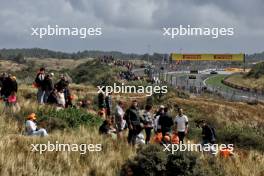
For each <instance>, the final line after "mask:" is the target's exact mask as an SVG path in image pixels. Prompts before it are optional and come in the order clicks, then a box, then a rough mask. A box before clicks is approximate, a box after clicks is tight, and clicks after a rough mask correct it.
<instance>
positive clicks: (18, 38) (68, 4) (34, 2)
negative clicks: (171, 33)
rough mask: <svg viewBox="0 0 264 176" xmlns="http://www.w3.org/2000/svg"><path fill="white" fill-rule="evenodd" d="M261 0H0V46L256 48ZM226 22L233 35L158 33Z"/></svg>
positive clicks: (263, 28) (263, 35)
mask: <svg viewBox="0 0 264 176" xmlns="http://www.w3.org/2000/svg"><path fill="white" fill-rule="evenodd" d="M263 17H264V1H263V0H251V1H248V0H214V1H211V0H185V1H181V0H163V1H160V0H133V1H131V0H57V1H54V0H45V1H40V0H0V40H1V42H0V48H33V47H38V48H45V49H51V50H57V51H65V52H77V51H83V50H102V51H120V52H125V53H138V54H143V53H153V52H158V53H170V52H184V53H247V54H252V53H259V52H263V51H264V47H263V43H264V42H263V41H264V20H263ZM47 25H59V26H60V27H75V26H77V27H102V32H103V35H102V36H100V37H94V36H93V37H87V38H86V39H80V38H73V37H48V38H44V39H39V38H37V37H36V36H31V32H32V31H31V27H45V26H47ZM179 25H184V26H187V25H191V26H192V27H219V28H221V27H232V28H234V31H235V33H234V36H220V37H219V38H218V39H212V38H211V37H209V36H203V37H198V36H178V37H175V38H174V39H170V38H168V37H166V36H163V35H162V34H163V30H162V28H163V27H178V26H179Z"/></svg>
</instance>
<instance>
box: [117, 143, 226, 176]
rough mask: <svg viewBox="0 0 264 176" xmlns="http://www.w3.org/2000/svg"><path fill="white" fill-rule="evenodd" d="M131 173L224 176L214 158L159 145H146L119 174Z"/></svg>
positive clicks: (149, 175) (154, 175)
mask: <svg viewBox="0 0 264 176" xmlns="http://www.w3.org/2000/svg"><path fill="white" fill-rule="evenodd" d="M128 173H133V175H137V176H141V175H144V176H156V175H157V176H165V175H166V176H167V175H168V176H170V175H171V176H206V175H216V176H224V175H225V173H224V171H222V169H221V165H220V164H219V163H218V162H217V160H216V158H211V157H209V156H207V157H206V158H205V159H200V154H199V153H196V152H175V153H174V154H171V153H168V152H165V151H163V148H162V147H161V146H159V145H148V146H145V147H144V148H143V149H142V150H140V151H139V152H138V154H137V155H136V157H135V158H134V159H130V160H128V161H127V162H126V163H125V164H124V165H123V166H122V169H121V172H120V175H121V176H123V175H127V174H128Z"/></svg>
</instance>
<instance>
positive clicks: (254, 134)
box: [217, 125, 264, 151]
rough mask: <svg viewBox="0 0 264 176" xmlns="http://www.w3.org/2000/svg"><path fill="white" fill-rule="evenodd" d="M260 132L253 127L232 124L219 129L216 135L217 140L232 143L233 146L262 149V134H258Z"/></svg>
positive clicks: (263, 149)
mask: <svg viewBox="0 0 264 176" xmlns="http://www.w3.org/2000/svg"><path fill="white" fill-rule="evenodd" d="M262 133H263V132H261V133H260V132H259V131H258V130H256V129H254V128H250V127H241V126H238V125H232V126H226V127H224V128H222V129H220V130H219V131H218V135H217V136H218V140H219V142H224V143H229V144H234V145H235V147H240V148H244V149H257V150H260V151H264V144H263V141H264V136H263V135H260V134H262ZM263 134H264V133H263Z"/></svg>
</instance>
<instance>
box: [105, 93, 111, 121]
mask: <svg viewBox="0 0 264 176" xmlns="http://www.w3.org/2000/svg"><path fill="white" fill-rule="evenodd" d="M105 107H106V117H107V118H110V116H111V109H112V92H109V93H108V94H107V95H106V97H105Z"/></svg>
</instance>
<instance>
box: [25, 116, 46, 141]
mask: <svg viewBox="0 0 264 176" xmlns="http://www.w3.org/2000/svg"><path fill="white" fill-rule="evenodd" d="M36 119H37V117H36V114H35V113H31V114H30V115H29V116H28V117H27V121H26V133H27V135H29V136H42V137H44V136H48V133H47V131H46V130H45V129H44V128H40V129H39V128H38V127H37V124H36V122H35V120H36Z"/></svg>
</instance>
